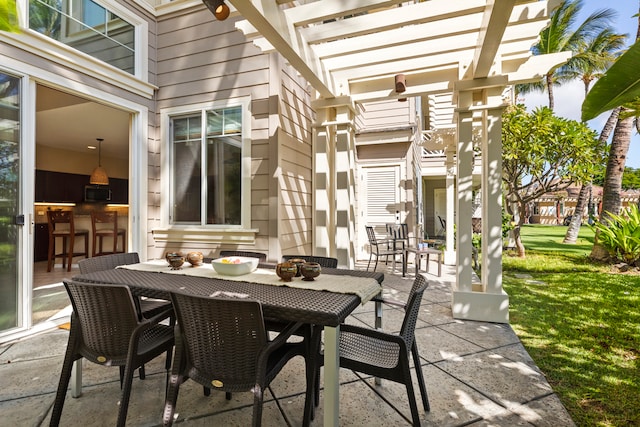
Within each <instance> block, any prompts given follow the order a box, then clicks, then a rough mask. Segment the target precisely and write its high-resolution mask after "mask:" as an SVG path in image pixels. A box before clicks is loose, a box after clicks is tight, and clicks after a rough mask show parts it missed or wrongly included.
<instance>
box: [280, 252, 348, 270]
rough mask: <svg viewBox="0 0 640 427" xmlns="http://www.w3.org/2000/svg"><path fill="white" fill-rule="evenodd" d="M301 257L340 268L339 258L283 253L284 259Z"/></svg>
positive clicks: (323, 265) (324, 265)
mask: <svg viewBox="0 0 640 427" xmlns="http://www.w3.org/2000/svg"><path fill="white" fill-rule="evenodd" d="M295 258H300V259H303V260H305V261H306V262H317V263H318V264H320V267H326V268H338V259H337V258H331V257H326V256H318V255H282V260H283V261H289V260H290V259H295Z"/></svg>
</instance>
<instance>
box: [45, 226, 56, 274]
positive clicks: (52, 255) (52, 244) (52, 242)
mask: <svg viewBox="0 0 640 427" xmlns="http://www.w3.org/2000/svg"><path fill="white" fill-rule="evenodd" d="M49 236H50V237H49V253H48V257H47V273H48V272H50V271H51V266H52V264H55V261H56V252H55V251H56V238H55V237H53V236H52V235H51V234H50V235H49Z"/></svg>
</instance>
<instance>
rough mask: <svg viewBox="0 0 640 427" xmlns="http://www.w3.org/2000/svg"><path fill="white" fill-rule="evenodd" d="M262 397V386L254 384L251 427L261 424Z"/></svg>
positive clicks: (257, 426)
mask: <svg viewBox="0 0 640 427" xmlns="http://www.w3.org/2000/svg"><path fill="white" fill-rule="evenodd" d="M262 399H263V391H262V387H261V386H260V385H259V384H256V385H255V387H254V389H253V420H251V425H252V427H260V426H261V425H262Z"/></svg>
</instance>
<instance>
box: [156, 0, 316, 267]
mask: <svg viewBox="0 0 640 427" xmlns="http://www.w3.org/2000/svg"><path fill="white" fill-rule="evenodd" d="M157 58H158V62H157V69H158V75H157V82H158V85H159V86H160V88H159V90H158V96H157V107H158V110H157V111H158V112H159V111H160V110H161V109H163V108H169V107H177V106H183V105H189V104H195V103H202V102H210V101H215V100H224V99H230V98H239V97H246V96H249V97H250V99H251V106H250V110H251V135H250V136H251V204H250V209H251V226H250V227H251V228H252V229H256V230H258V232H257V234H256V237H255V243H254V244H253V245H245V246H242V245H238V246H237V248H238V249H246V250H254V251H260V252H265V253H267V254H268V259H270V260H276V259H277V257H278V256H279V254H280V253H281V250H282V248H286V249H287V250H289V249H290V250H296V251H297V250H304V251H305V252H308V251H310V248H311V239H312V235H311V206H312V199H311V170H312V161H311V136H310V135H311V134H310V123H311V117H312V116H313V111H312V110H311V107H310V94H309V91H308V89H307V88H306V83H304V82H303V81H302V80H301V79H300V78H299V77H297V74H296V73H295V72H294V71H293V70H292V69H291V68H290V67H289V66H288V65H286V64H285V63H284V61H283V60H282V59H281V58H280V57H279V55H277V54H263V53H261V52H260V51H259V50H258V49H257V48H256V47H255V46H254V45H253V44H252V43H251V42H249V41H247V40H246V39H245V38H244V36H243V35H242V34H241V33H240V32H238V31H237V30H236V29H235V26H234V19H228V20H226V21H224V22H219V21H216V20H215V19H213V17H212V15H211V13H210V12H209V11H208V10H207V9H206V8H205V7H204V6H198V7H194V8H190V9H186V10H182V11H180V12H177V13H174V14H168V15H165V16H162V17H161V18H160V19H159V21H158V51H157ZM154 122H156V123H159V116H158V117H157V118H156V119H155V120H154ZM158 131H159V129H156V133H158ZM157 147H158V149H159V150H161V149H162V148H161V147H160V144H159V143H158V144H157ZM149 169H150V180H149V189H150V191H149V193H150V197H149V205H150V206H149V230H152V229H153V228H154V227H157V226H158V225H159V224H160V221H159V219H160V214H161V212H160V201H161V197H160V192H161V190H162V189H163V188H165V187H166V186H163V185H162V183H161V182H160V179H161V178H160V155H159V152H157V153H155V152H154V153H150V156H149ZM151 171H153V178H151V176H152V174H151ZM148 244H149V248H148V249H149V254H150V255H151V254H155V256H159V255H161V254H162V252H163V251H165V250H168V249H173V248H172V247H171V244H169V245H158V244H157V242H155V241H154V240H153V238H150V239H149V241H148ZM224 247H225V248H228V245H225V246H224ZM221 248H222V246H221V245H217V244H210V245H206V247H204V248H203V247H202V245H200V246H198V247H191V246H188V245H187V246H184V245H182V244H181V245H180V247H179V248H176V249H180V250H183V251H186V250H201V251H203V252H205V253H206V255H209V256H215V254H216V253H217V252H218V251H219V249H221Z"/></svg>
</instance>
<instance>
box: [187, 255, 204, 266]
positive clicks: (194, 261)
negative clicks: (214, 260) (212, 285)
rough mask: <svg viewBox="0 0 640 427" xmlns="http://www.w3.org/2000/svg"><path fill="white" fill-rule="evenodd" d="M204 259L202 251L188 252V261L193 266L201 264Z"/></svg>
mask: <svg viewBox="0 0 640 427" xmlns="http://www.w3.org/2000/svg"><path fill="white" fill-rule="evenodd" d="M203 260H204V255H202V252H189V253H188V254H187V261H188V262H189V264H191V265H192V266H193V267H198V266H201V265H202V262H203Z"/></svg>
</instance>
